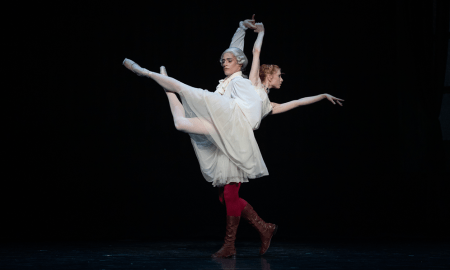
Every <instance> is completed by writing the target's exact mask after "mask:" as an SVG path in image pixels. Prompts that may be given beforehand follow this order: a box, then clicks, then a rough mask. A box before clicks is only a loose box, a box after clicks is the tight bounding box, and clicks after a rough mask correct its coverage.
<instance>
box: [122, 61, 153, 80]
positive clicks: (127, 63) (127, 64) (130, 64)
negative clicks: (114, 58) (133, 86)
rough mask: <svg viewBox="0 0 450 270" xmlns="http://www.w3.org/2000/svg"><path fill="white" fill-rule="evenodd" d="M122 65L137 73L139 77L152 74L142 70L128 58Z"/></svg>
mask: <svg viewBox="0 0 450 270" xmlns="http://www.w3.org/2000/svg"><path fill="white" fill-rule="evenodd" d="M122 64H123V65H124V66H125V67H126V68H128V69H129V70H131V71H133V72H134V73H136V74H137V75H138V76H148V75H150V73H151V72H150V71H149V70H147V69H145V68H141V67H140V66H139V65H138V64H136V63H135V62H134V61H133V60H130V59H128V58H125V60H123V62H122Z"/></svg>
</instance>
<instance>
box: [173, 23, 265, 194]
mask: <svg viewBox="0 0 450 270" xmlns="http://www.w3.org/2000/svg"><path fill="white" fill-rule="evenodd" d="M241 25H242V24H241ZM243 36H245V29H243V28H239V29H238V30H237V31H236V34H235V36H234V37H233V41H232V43H231V44H232V45H233V44H234V45H236V47H238V48H239V47H240V45H242V48H243ZM235 37H237V40H238V42H237V43H236V42H235V41H236V39H235ZM239 40H241V41H242V42H240V41H239ZM262 91H264V90H262ZM179 94H180V97H181V100H182V103H183V107H184V109H185V113H186V117H188V118H193V117H197V118H198V119H200V121H201V122H202V123H203V125H204V126H205V128H206V130H207V131H208V134H207V135H197V134H189V135H190V137H191V142H192V145H193V147H194V150H195V153H196V155H197V158H198V161H199V163H200V169H201V171H202V174H203V176H204V177H205V179H206V181H208V182H211V183H212V185H213V186H224V185H227V184H229V183H231V182H236V183H242V182H248V178H250V179H253V178H258V177H262V176H265V175H268V174H269V172H268V170H267V167H266V165H265V163H264V160H263V158H262V155H261V152H260V150H259V147H258V144H257V143H256V140H255V137H254V134H253V130H255V129H257V128H258V127H259V125H260V123H261V119H262V117H264V116H265V115H267V114H268V112H267V108H265V109H264V110H263V104H264V102H263V100H262V99H261V94H259V92H258V91H255V87H254V86H253V85H252V84H251V82H250V80H248V79H244V78H243V77H242V72H240V71H239V72H236V73H234V74H232V75H231V76H229V77H227V78H226V79H224V80H220V81H219V85H218V86H217V89H216V91H215V92H214V93H212V92H209V91H207V90H203V89H199V88H192V87H190V88H189V89H186V90H182V91H180V92H179ZM264 94H265V91H264ZM262 96H263V97H264V95H262ZM266 97H267V94H266ZM266 99H267V98H266ZM267 100H268V99H267ZM269 106H270V102H269Z"/></svg>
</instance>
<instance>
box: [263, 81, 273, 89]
mask: <svg viewBox="0 0 450 270" xmlns="http://www.w3.org/2000/svg"><path fill="white" fill-rule="evenodd" d="M262 84H264V86H265V87H266V88H269V89H271V88H272V85H271V84H270V82H269V81H268V80H264V82H263V83H262Z"/></svg>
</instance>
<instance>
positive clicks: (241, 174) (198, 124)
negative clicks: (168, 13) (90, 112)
mask: <svg viewBox="0 0 450 270" xmlns="http://www.w3.org/2000/svg"><path fill="white" fill-rule="evenodd" d="M221 63H222V67H223V70H224V73H225V75H226V76H227V77H226V78H225V79H224V80H221V81H220V84H219V85H218V86H217V91H216V92H218V93H212V92H209V91H206V90H202V89H198V88H193V87H190V86H188V85H186V84H183V83H181V82H179V81H177V80H175V79H173V78H170V77H167V76H164V75H160V74H157V73H154V72H150V71H148V70H146V69H143V68H141V67H139V66H138V65H137V64H136V63H134V62H133V61H131V60H129V59H125V60H124V62H123V64H124V65H125V66H126V67H127V68H128V69H130V70H132V71H133V72H135V73H137V74H138V75H141V76H146V77H149V78H151V79H153V80H155V81H156V82H157V83H158V84H160V85H161V86H162V87H163V88H164V89H165V90H166V91H168V92H171V93H167V94H168V97H169V102H170V107H171V111H172V115H173V117H174V122H175V127H176V128H177V129H178V130H180V131H184V132H186V133H189V134H190V136H191V141H192V144H193V146H194V150H195V152H196V155H197V158H198V160H199V163H200V167H201V171H202V173H203V176H204V177H205V179H206V180H207V181H209V182H212V184H213V186H218V187H223V190H224V192H223V198H224V200H225V205H226V208H227V227H226V236H225V243H224V245H223V246H222V248H221V249H220V250H219V251H218V252H216V253H214V254H213V255H212V256H213V257H220V258H224V257H231V256H234V255H235V254H236V249H235V247H234V241H235V237H236V231H237V227H238V225H239V220H240V216H241V212H242V209H244V208H245V206H246V205H247V202H246V201H245V200H243V199H241V198H239V195H238V191H239V187H240V184H241V183H243V182H248V178H251V179H252V178H258V177H262V176H265V175H268V171H267V168H266V165H265V163H264V160H263V159H262V156H261V153H260V151H259V148H258V145H257V143H256V140H255V138H254V135H253V130H254V129H256V128H257V127H259V124H260V121H261V102H262V101H261V98H260V97H259V96H258V94H257V92H256V91H255V90H254V87H253V85H252V84H251V82H250V81H249V80H247V79H244V78H243V77H242V72H241V70H242V69H244V68H245V67H246V65H247V63H248V60H247V58H246V56H245V54H244V53H243V51H242V50H240V49H238V48H229V49H227V50H225V52H224V53H223V54H222V57H221ZM162 71H164V69H163V68H162ZM163 73H164V72H163ZM173 93H178V94H179V95H180V97H181V99H182V101H183V105H182V106H180V105H181V104H179V102H178V99H177V97H176V96H175V95H174V94H173ZM220 93H222V95H221V94H220ZM175 100H176V101H175ZM177 102H178V104H177ZM186 114H187V116H188V117H186ZM256 216H257V215H256ZM255 222H258V220H257V219H255ZM262 225H264V226H263V227H262V228H261V230H262V231H264V234H265V236H266V238H267V239H266V241H265V242H267V248H268V243H270V239H271V237H272V236H273V234H274V233H275V231H276V228H277V227H276V225H274V224H269V223H263V222H261V221H259V224H258V226H260V227H261V226H262ZM267 248H265V250H263V253H264V252H265V251H266V250H267Z"/></svg>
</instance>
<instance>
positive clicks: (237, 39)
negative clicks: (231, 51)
mask: <svg viewBox="0 0 450 270" xmlns="http://www.w3.org/2000/svg"><path fill="white" fill-rule="evenodd" d="M245 30H247V27H245V26H244V22H240V23H239V28H238V29H237V30H236V33H234V35H233V38H232V39H231V44H230V48H231V47H235V48H239V49H241V50H242V51H244V38H245Z"/></svg>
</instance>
